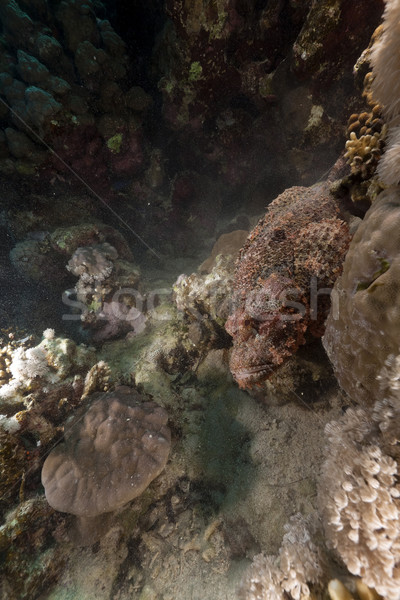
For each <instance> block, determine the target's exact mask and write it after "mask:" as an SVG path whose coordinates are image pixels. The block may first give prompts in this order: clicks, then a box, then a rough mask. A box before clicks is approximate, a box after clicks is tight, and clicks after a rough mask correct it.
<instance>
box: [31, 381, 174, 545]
mask: <svg viewBox="0 0 400 600" xmlns="http://www.w3.org/2000/svg"><path fill="white" fill-rule="evenodd" d="M82 410H84V413H83V414H82V412H81V413H79V412H78V413H77V414H75V415H74V420H73V422H72V423H69V425H68V430H67V431H66V432H65V434H64V442H63V443H61V444H59V445H57V446H56V447H55V448H54V449H53V450H52V451H51V452H50V454H49V455H48V456H47V458H46V460H45V462H44V464H43V469H42V483H43V486H44V488H45V494H46V499H47V501H48V503H49V504H50V506H52V507H53V508H55V509H56V510H58V511H61V512H66V513H71V514H73V515H76V516H77V517H79V525H80V527H82V528H84V530H85V536H84V537H83V536H82V543H85V544H86V543H87V544H92V543H93V541H95V540H94V539H93V535H89V533H88V531H89V528H90V529H91V530H92V533H93V534H94V531H95V530H94V528H95V526H96V525H97V526H98V523H99V522H103V520H104V513H109V512H113V511H115V510H116V509H117V508H120V507H121V506H123V505H125V504H127V503H128V502H129V501H131V500H133V498H136V497H137V496H140V495H141V494H142V493H143V491H144V490H145V489H146V488H147V487H148V485H149V484H150V482H151V481H152V480H153V479H155V478H156V477H157V476H158V475H159V474H160V473H161V471H162V470H163V469H164V467H165V464H166V462H167V459H168V454H169V451H170V446H171V434H170V431H169V429H168V428H167V427H166V423H167V419H168V417H167V413H166V411H165V410H164V409H162V408H161V407H160V406H157V404H155V403H154V402H143V401H142V398H141V396H140V395H139V394H138V393H137V392H136V391H135V390H134V389H132V388H128V387H119V388H117V389H116V390H115V391H114V392H110V393H108V394H105V395H103V396H102V397H101V398H99V399H97V400H94V401H93V402H91V403H90V405H89V408H88V407H87V405H86V406H84V407H82ZM99 515H102V517H101V520H100V521H99V519H97V520H95V519H94V517H98V516H99Z"/></svg>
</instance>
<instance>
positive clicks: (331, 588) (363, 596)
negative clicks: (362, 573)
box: [328, 579, 382, 600]
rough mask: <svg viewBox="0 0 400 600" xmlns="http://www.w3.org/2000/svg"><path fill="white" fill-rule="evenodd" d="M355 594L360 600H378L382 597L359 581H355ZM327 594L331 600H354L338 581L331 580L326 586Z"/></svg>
mask: <svg viewBox="0 0 400 600" xmlns="http://www.w3.org/2000/svg"><path fill="white" fill-rule="evenodd" d="M356 588H357V594H358V597H359V599H360V600H380V599H381V598H382V597H381V596H380V595H379V594H378V593H377V592H376V591H375V590H372V589H370V588H369V587H367V586H366V585H365V583H363V582H362V581H361V579H357V581H356ZM328 593H329V597H330V599H331V600H355V599H354V597H353V595H352V594H351V593H350V592H349V590H348V589H347V588H346V586H345V585H343V583H342V582H341V581H339V580H338V579H332V580H331V581H330V582H329V584H328Z"/></svg>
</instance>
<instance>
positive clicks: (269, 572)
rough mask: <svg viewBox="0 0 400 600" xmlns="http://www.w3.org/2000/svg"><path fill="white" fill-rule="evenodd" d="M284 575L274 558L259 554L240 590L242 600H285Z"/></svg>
mask: <svg viewBox="0 0 400 600" xmlns="http://www.w3.org/2000/svg"><path fill="white" fill-rule="evenodd" d="M281 581H282V573H281V571H280V569H279V567H277V566H276V564H275V560H274V557H273V556H264V555H263V554H257V556H255V557H254V559H253V562H252V564H251V566H250V568H249V569H248V571H247V572H246V574H245V576H244V578H243V580H242V582H241V584H240V588H239V598H240V599H241V600H285V596H284V592H283V589H282V586H281Z"/></svg>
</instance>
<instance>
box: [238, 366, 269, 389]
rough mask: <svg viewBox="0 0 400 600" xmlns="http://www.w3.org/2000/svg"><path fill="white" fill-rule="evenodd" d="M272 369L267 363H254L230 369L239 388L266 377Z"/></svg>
mask: <svg viewBox="0 0 400 600" xmlns="http://www.w3.org/2000/svg"><path fill="white" fill-rule="evenodd" d="M273 372H274V369H272V368H271V367H270V365H268V364H262V365H255V366H254V367H247V368H245V369H235V370H233V371H232V375H233V377H234V378H235V379H236V381H237V382H238V384H239V386H240V387H241V388H244V387H248V386H249V385H251V384H252V383H257V382H259V381H263V380H264V379H267V378H268V377H269V376H270V375H272V373H273Z"/></svg>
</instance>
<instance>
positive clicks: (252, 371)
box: [234, 364, 273, 379]
mask: <svg viewBox="0 0 400 600" xmlns="http://www.w3.org/2000/svg"><path fill="white" fill-rule="evenodd" d="M262 371H269V372H270V373H272V372H273V369H272V368H271V367H270V366H269V365H267V364H262V365H256V366H254V367H248V368H246V369H240V370H235V371H234V373H235V377H238V378H240V379H242V378H243V377H244V378H246V377H251V376H252V375H257V373H261V372H262Z"/></svg>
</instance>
